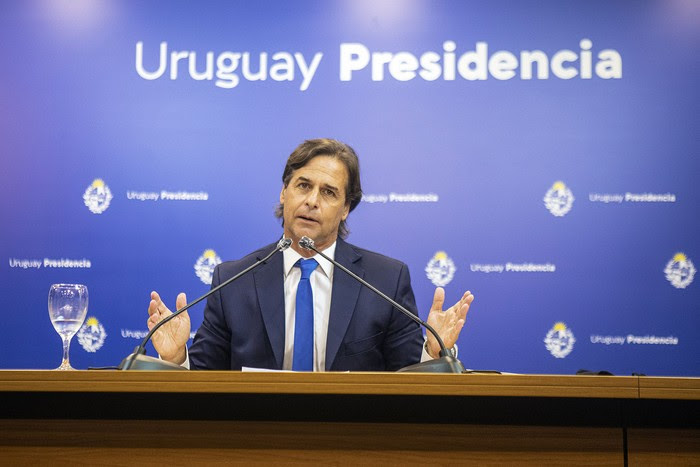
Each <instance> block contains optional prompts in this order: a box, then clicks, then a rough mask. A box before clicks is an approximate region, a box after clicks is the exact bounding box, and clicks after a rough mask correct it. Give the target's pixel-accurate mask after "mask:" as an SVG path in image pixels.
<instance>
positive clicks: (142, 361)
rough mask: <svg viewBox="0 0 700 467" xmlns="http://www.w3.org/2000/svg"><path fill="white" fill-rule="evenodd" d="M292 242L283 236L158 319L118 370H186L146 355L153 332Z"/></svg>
mask: <svg viewBox="0 0 700 467" xmlns="http://www.w3.org/2000/svg"><path fill="white" fill-rule="evenodd" d="M291 244H292V239H291V238H284V237H282V239H281V240H280V241H279V242H277V246H276V247H275V249H274V250H272V251H271V252H270V254H268V255H267V256H265V257H264V258H263V259H261V260H260V261H257V262H256V263H254V264H252V265H250V266H248V267H247V268H245V269H244V270H243V271H241V272H239V273H238V274H236V275H235V276H233V277H231V278H230V279H227V280H226V281H224V282H222V283H221V284H219V285H217V286H216V287H214V288H213V289H211V290H210V291H209V292H207V293H205V294H204V295H202V296H201V297H199V298H198V299H196V300H194V301H193V302H190V303H188V304H187V305H185V306H183V307H182V308H180V309H179V310H177V311H176V312H175V313H173V314H171V315H170V316H168V317H167V318H164V319H162V320H161V321H159V322H158V323H157V324H156V325H155V326H153V329H151V331H150V332H149V333H148V334H147V335H146V337H145V338H144V339H143V341H141V343H140V344H139V345H138V346H137V347H136V348H135V349H134V352H133V353H131V354H129V355H128V356H127V357H126V358H125V359H124V360H122V362H121V364H119V369H120V370H155V371H158V370H186V369H187V368H184V367H182V366H180V365H177V364H175V363H172V362H166V361H165V360H161V359H159V358H154V357H149V356H147V355H146V344H147V343H148V341H149V340H151V337H152V336H153V334H154V333H155V332H156V331H157V330H158V329H160V327H161V326H163V325H164V324H165V323H167V322H168V321H170V320H171V319H174V318H175V317H176V316H178V315H180V314H181V313H183V312H184V311H185V310H187V309H188V308H190V307H192V306H194V305H196V304H197V303H199V302H201V301H202V300H204V299H205V298H207V297H209V296H210V295H211V294H213V293H214V292H217V291H218V290H220V289H222V288H223V287H226V286H227V285H229V284H230V283H231V282H233V281H235V280H236V279H238V278H239V277H241V276H243V275H245V274H247V273H248V272H250V271H252V270H253V269H255V268H257V267H258V266H260V265H261V264H263V263H264V262H266V261H267V260H268V259H270V258H271V257H272V255H274V254H275V253H277V252H278V251H284V250H286V249H287V248H289V246H290V245H291Z"/></svg>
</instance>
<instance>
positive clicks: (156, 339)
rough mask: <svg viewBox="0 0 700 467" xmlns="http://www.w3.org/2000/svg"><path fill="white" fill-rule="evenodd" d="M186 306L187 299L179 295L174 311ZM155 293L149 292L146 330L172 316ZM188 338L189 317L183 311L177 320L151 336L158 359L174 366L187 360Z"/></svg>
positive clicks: (181, 294)
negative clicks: (149, 299)
mask: <svg viewBox="0 0 700 467" xmlns="http://www.w3.org/2000/svg"><path fill="white" fill-rule="evenodd" d="M185 305H187V297H186V296H185V294H184V293H180V294H179V295H178V296H177V300H176V301H175V309H176V310H179V309H180V308H182V307H183V306H185ZM172 314H173V313H172V311H170V310H169V309H168V307H167V306H165V303H163V300H161V299H160V295H158V293H157V292H151V303H150V304H149V305H148V315H149V317H148V322H147V325H148V329H149V331H150V330H151V329H153V326H155V325H156V324H158V322H160V321H161V320H162V319H164V318H167V317H168V316H170V315H172ZM189 338H190V315H188V314H187V312H186V311H185V312H184V313H182V314H181V315H179V316H178V317H177V318H175V319H172V320H170V321H169V322H168V323H167V324H165V325H164V326H162V327H161V328H160V329H158V331H156V332H155V334H153V338H152V341H153V346H154V347H155V348H156V351H157V352H158V354H159V355H160V358H162V359H163V360H166V361H168V362H173V363H175V364H178V365H180V364H182V363H184V362H185V359H186V358H187V340H188V339H189Z"/></svg>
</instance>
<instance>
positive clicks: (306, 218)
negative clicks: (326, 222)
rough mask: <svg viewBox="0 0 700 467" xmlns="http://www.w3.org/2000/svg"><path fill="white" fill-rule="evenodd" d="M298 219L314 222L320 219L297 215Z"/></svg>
mask: <svg viewBox="0 0 700 467" xmlns="http://www.w3.org/2000/svg"><path fill="white" fill-rule="evenodd" d="M297 219H301V220H302V221H305V222H314V223H317V224H318V221H317V220H316V219H312V218H311V217H306V216H297Z"/></svg>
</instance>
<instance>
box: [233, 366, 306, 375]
mask: <svg viewBox="0 0 700 467" xmlns="http://www.w3.org/2000/svg"><path fill="white" fill-rule="evenodd" d="M241 371H250V372H257V373H294V372H293V371H292V370H272V369H270V368H253V367H252V366H244V367H241Z"/></svg>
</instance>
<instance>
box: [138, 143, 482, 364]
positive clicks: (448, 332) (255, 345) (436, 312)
mask: <svg viewBox="0 0 700 467" xmlns="http://www.w3.org/2000/svg"><path fill="white" fill-rule="evenodd" d="M282 183H283V186H282V191H281V192H280V204H279V206H278V209H277V216H278V217H280V218H282V226H283V229H284V236H285V237H287V238H290V239H291V240H292V247H291V248H290V249H287V250H285V251H284V252H283V253H282V254H276V255H274V256H273V257H272V258H271V259H270V260H269V261H268V262H267V263H265V264H263V265H261V266H260V267H258V268H257V269H256V270H255V271H253V272H252V273H250V274H247V275H246V276H243V277H242V278H241V279H239V280H238V281H237V282H236V283H234V284H231V285H230V286H227V287H225V288H224V289H222V290H220V291H218V292H217V293H215V294H214V295H212V296H211V297H210V298H209V299H208V301H207V305H206V308H205V310H204V321H203V323H202V326H201V327H200V328H199V329H198V331H197V334H196V336H195V338H194V341H193V343H192V346H191V348H190V349H189V352H188V350H187V347H186V343H187V339H188V337H189V332H190V322H189V317H188V316H187V314H186V313H183V314H182V315H181V316H179V317H178V318H176V319H174V320H172V321H171V322H170V323H168V324H167V325H166V326H164V327H163V328H162V329H161V330H159V331H158V332H156V333H155V335H154V336H153V342H154V345H155V347H156V350H157V351H158V353H159V354H160V356H161V358H163V359H165V360H168V361H172V362H174V363H178V364H184V365H186V366H189V367H191V368H197V369H217V370H222V369H236V370H237V369H241V368H242V367H256V368H270V369H288V370H302V371H311V370H314V371H324V370H327V371H346V370H355V371H357V370H364V371H383V370H388V371H394V370H397V369H399V368H402V367H404V366H408V365H411V364H414V363H417V362H418V361H421V360H427V359H430V358H434V357H436V356H437V355H438V352H439V346H438V344H437V342H436V340H435V339H434V338H433V337H432V336H428V339H427V341H426V343H425V346H424V345H423V338H422V333H421V329H420V327H419V326H418V325H417V324H416V323H415V322H414V321H412V320H410V319H409V318H407V317H406V316H404V315H403V314H401V312H399V311H397V310H395V309H394V308H393V307H392V306H391V305H389V304H388V303H386V302H385V301H383V300H382V299H380V298H379V297H377V296H376V295H375V294H374V293H373V292H371V291H370V290H367V289H366V288H364V287H362V286H361V285H360V284H359V283H357V282H356V281H354V280H353V279H352V278H351V277H349V276H348V275H347V274H345V273H344V272H343V271H335V270H334V269H335V268H334V267H333V265H332V263H330V262H328V261H327V260H325V259H323V258H321V257H320V255H316V254H315V253H314V252H313V251H309V250H305V249H303V248H301V247H300V246H299V243H298V242H299V239H300V238H301V237H303V236H307V237H310V238H312V239H313V240H314V241H315V245H316V248H317V249H318V250H321V251H323V252H324V253H325V254H327V255H328V256H330V257H334V259H335V260H336V261H338V262H339V263H340V264H342V265H344V266H345V267H347V268H349V269H350V270H351V271H353V272H355V273H356V274H357V275H359V276H360V277H363V278H364V279H365V280H367V281H368V282H370V283H371V284H373V285H375V287H377V288H378V289H379V290H381V291H383V292H384V293H386V294H387V295H389V296H390V297H392V298H393V299H394V300H396V301H397V302H399V303H401V304H402V305H403V306H405V307H406V308H407V309H408V310H410V311H411V312H413V313H414V314H416V315H417V310H416V304H415V299H414V295H413V290H412V289H411V283H410V277H409V273H408V268H407V267H406V265H405V264H403V263H401V262H399V261H397V260H394V259H391V258H388V257H385V256H382V255H379V254H377V253H373V252H370V251H367V250H363V249H360V248H357V247H355V246H353V245H350V244H349V243H346V242H345V241H344V240H343V238H345V237H346V236H347V233H348V231H347V227H346V225H345V221H346V219H347V217H348V215H349V213H350V212H351V211H352V210H353V209H354V208H355V207H356V206H357V204H359V202H360V199H361V198H362V188H361V185H360V174H359V162H358V160H357V156H356V154H355V152H354V151H353V149H352V148H350V147H349V146H347V145H346V144H343V143H341V142H339V141H335V140H330V139H316V140H308V141H305V142H304V143H302V144H301V145H299V146H298V147H297V148H296V149H295V150H294V152H293V153H292V154H291V155H290V156H289V159H288V160H287V165H286V167H285V170H284V173H283V175H282ZM274 247H275V245H268V246H267V247H264V248H262V249H260V250H258V251H256V252H254V253H251V254H250V255H248V256H246V257H245V258H242V259H240V260H237V261H230V262H225V263H222V264H220V265H219V266H217V268H216V269H215V271H214V279H213V282H212V287H216V286H217V285H218V284H220V283H221V282H223V281H225V280H226V279H228V278H230V277H232V276H233V275H234V274H236V273H238V272H240V271H241V270H243V269H245V268H246V267H248V266H250V265H251V264H253V263H254V262H255V261H257V260H259V259H260V258H263V257H264V256H266V255H267V254H268V253H269V252H270V251H272V250H273V248H274ZM309 258H313V260H311V261H309ZM304 263H308V264H306V266H304ZM304 271H306V272H304ZM473 299H474V296H473V295H472V294H471V293H470V292H466V293H465V294H464V295H463V296H462V298H461V299H460V300H459V301H458V302H457V303H456V304H455V305H453V306H452V307H450V308H449V309H447V310H445V311H443V310H442V305H443V302H444V291H443V290H442V289H441V288H437V289H436V291H435V297H434V300H433V306H432V307H431V310H430V314H429V317H428V322H429V323H430V324H431V325H433V327H434V328H435V329H436V330H437V331H438V333H439V334H440V336H441V337H442V339H443V340H444V341H445V344H446V346H447V347H452V346H453V345H454V343H455V342H456V340H457V337H458V336H459V332H460V331H461V329H462V326H463V325H464V320H465V317H466V314H467V311H468V310H469V306H470V304H471V302H472V300H473ZM300 300H301V301H300ZM185 304H186V298H185V295H184V294H180V295H178V297H177V300H176V305H177V308H178V309H179V308H181V307H182V306H184V305H185ZM148 312H149V319H148V327H149V329H150V328H152V327H153V326H154V325H155V324H156V323H157V322H158V321H160V320H161V319H163V318H164V317H165V316H167V315H169V314H170V313H171V312H170V310H169V309H168V308H167V307H166V306H165V304H164V303H163V302H162V300H161V299H160V296H159V295H158V294H157V293H156V292H152V294H151V303H150V304H149V308H148Z"/></svg>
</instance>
